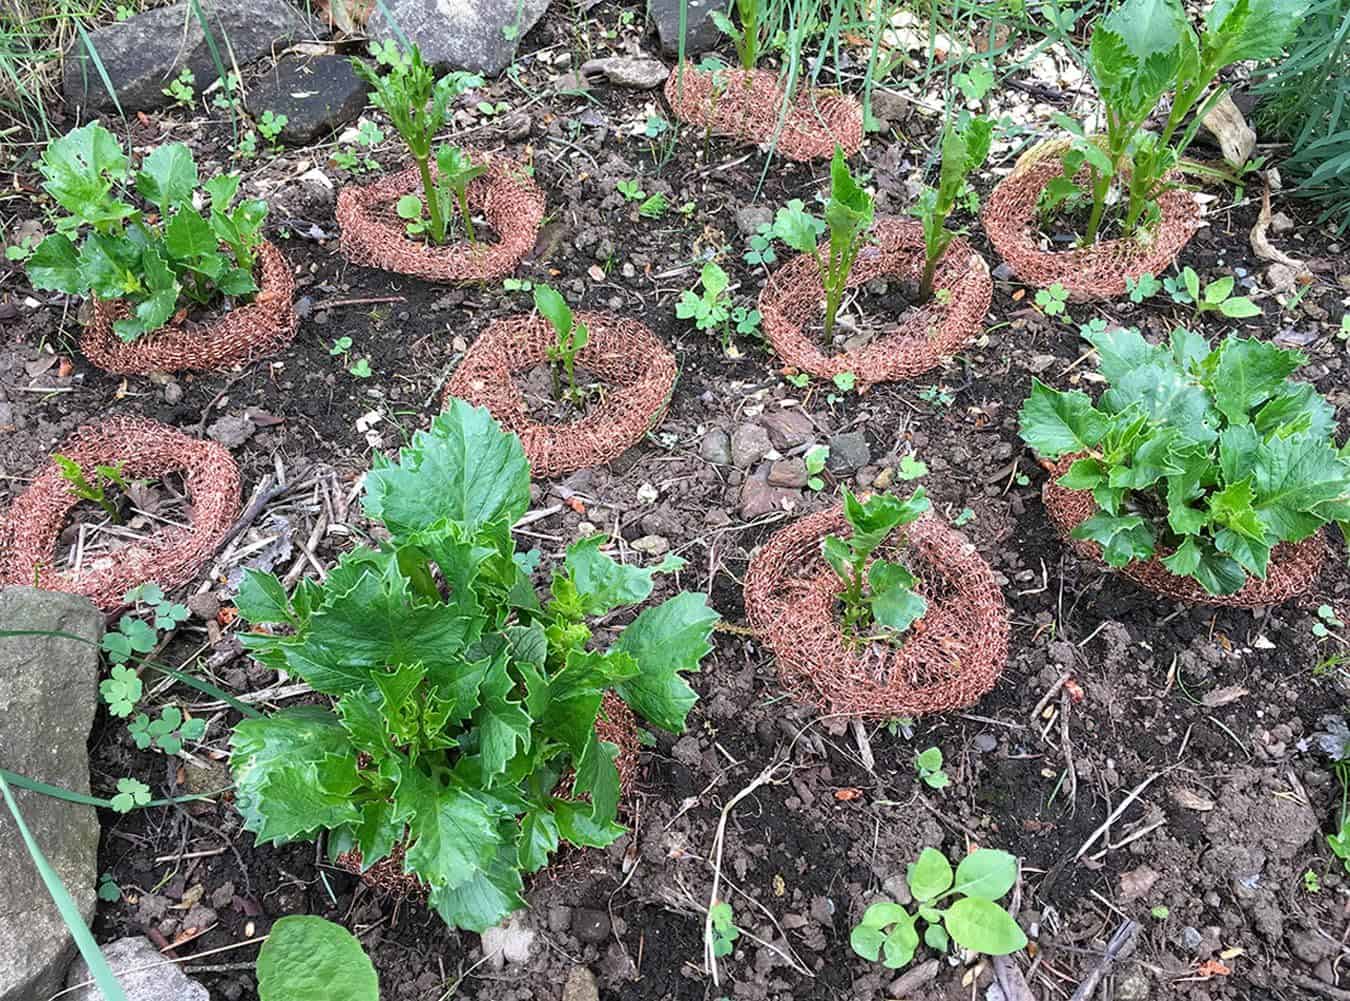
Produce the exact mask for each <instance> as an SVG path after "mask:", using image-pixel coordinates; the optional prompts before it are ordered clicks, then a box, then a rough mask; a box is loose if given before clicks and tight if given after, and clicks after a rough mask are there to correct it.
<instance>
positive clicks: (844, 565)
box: [820, 487, 853, 583]
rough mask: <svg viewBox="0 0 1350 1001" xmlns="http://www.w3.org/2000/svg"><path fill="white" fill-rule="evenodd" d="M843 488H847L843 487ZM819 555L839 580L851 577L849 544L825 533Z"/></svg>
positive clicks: (845, 580) (847, 579) (851, 553)
mask: <svg viewBox="0 0 1350 1001" xmlns="http://www.w3.org/2000/svg"><path fill="white" fill-rule="evenodd" d="M844 489H845V490H847V489H848V488H847V487H845V488H844ZM820 551H821V555H822V556H824V557H825V562H826V563H828V564H829V565H830V568H831V569H833V570H834V572H835V574H836V575H837V576H838V577H839V579H840V580H842V581H844V582H845V583H847V582H849V581H850V580H852V578H853V550H852V549H851V548H850V547H849V544H848V543H847V542H845V541H844V540H843V539H841V538H839V537H838V536H837V535H827V536H825V538H824V539H822V540H821V545H820Z"/></svg>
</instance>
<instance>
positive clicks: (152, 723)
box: [127, 706, 206, 754]
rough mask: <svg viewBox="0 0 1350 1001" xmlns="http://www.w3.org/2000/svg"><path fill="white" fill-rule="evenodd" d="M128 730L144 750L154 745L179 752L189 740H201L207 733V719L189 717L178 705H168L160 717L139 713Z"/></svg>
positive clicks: (174, 752) (164, 750) (171, 751)
mask: <svg viewBox="0 0 1350 1001" xmlns="http://www.w3.org/2000/svg"><path fill="white" fill-rule="evenodd" d="M127 732H129V733H130V734H131V739H132V740H133V741H135V742H136V746H137V747H139V748H140V749H141V750H142V751H144V750H148V749H149V748H151V747H154V748H155V749H156V750H159V751H163V752H164V753H165V754H177V753H178V752H179V751H181V750H182V749H183V742H184V741H187V740H201V739H202V737H203V736H204V735H205V734H206V721H205V720H202V719H195V718H194V719H187V718H185V717H184V716H183V711H182V710H181V709H179V708H178V707H177V706H166V707H165V708H164V709H163V710H161V711H160V714H159V718H158V719H151V718H150V717H149V716H147V715H146V714H145V713H137V714H136V718H135V719H133V720H132V721H131V722H130V723H128V724H127Z"/></svg>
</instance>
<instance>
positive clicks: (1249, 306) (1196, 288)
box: [1169, 265, 1261, 319]
mask: <svg viewBox="0 0 1350 1001" xmlns="http://www.w3.org/2000/svg"><path fill="white" fill-rule="evenodd" d="M1235 284H1236V282H1235V280H1234V278H1233V276H1232V275H1224V276H1223V277H1222V278H1218V279H1215V280H1214V281H1212V282H1209V283H1208V284H1206V285H1205V286H1204V291H1203V292H1202V291H1201V287H1200V276H1199V275H1198V274H1196V273H1195V269H1194V268H1192V267H1190V266H1189V265H1188V266H1187V267H1185V268H1183V269H1182V271H1181V283H1180V287H1179V288H1178V287H1173V288H1172V289H1169V291H1170V292H1171V293H1172V298H1173V299H1175V300H1176V301H1177V302H1180V303H1182V304H1194V306H1195V312H1196V315H1197V316H1198V315H1200V314H1202V313H1222V314H1223V315H1224V316H1227V317H1231V318H1233V319H1243V318H1245V317H1249V316H1260V315H1261V307H1260V306H1258V305H1256V303H1254V302H1252V301H1251V300H1250V299H1248V298H1247V297H1246V296H1240V295H1233V286H1234V285H1235ZM1179 293H1183V294H1179Z"/></svg>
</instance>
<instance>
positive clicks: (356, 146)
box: [332, 119, 384, 174]
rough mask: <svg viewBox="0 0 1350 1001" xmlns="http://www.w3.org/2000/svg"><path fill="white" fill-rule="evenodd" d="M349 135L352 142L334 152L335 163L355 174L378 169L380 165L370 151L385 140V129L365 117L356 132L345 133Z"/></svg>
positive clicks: (345, 136)
mask: <svg viewBox="0 0 1350 1001" xmlns="http://www.w3.org/2000/svg"><path fill="white" fill-rule="evenodd" d="M348 136H350V142H349V144H348V146H347V148H346V149H340V150H336V151H334V152H333V154H332V158H333V163H334V165H335V166H337V167H339V168H341V169H342V170H347V171H351V172H352V173H353V174H360V173H366V172H368V171H372V170H378V169H379V166H380V165H379V163H377V162H376V160H375V158H374V157H373V156H371V155H370V151H371V150H372V149H374V148H375V147H376V146H378V145H379V144H380V143H382V142H384V130H382V129H381V128H380V127H379V126H378V125H376V124H375V123H374V122H372V121H370V120H368V119H363V120H362V122H361V124H360V125H359V126H358V127H357V129H356V132H355V133H344V138H347V137H348Z"/></svg>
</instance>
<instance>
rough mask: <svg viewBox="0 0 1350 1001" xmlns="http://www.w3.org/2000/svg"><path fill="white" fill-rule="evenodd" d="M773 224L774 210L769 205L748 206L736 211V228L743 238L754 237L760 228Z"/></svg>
mask: <svg viewBox="0 0 1350 1001" xmlns="http://www.w3.org/2000/svg"><path fill="white" fill-rule="evenodd" d="M771 222H773V209H771V208H769V206H767V205H747V206H745V208H741V209H737V210H736V228H737V229H738V230H740V231H741V235H742V236H754V235H755V234H756V233H758V232H759V228H760V227H761V226H763V225H766V224H767V223H771Z"/></svg>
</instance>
